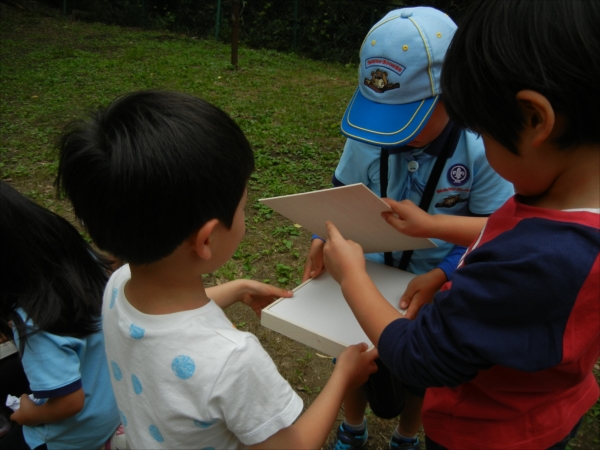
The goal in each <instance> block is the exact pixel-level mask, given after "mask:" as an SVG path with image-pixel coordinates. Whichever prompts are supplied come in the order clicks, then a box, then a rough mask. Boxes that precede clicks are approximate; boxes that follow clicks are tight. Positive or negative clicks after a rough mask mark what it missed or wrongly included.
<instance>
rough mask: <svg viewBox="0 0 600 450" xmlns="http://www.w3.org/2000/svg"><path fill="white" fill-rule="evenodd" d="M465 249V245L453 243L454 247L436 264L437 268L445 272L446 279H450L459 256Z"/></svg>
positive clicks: (460, 256)
mask: <svg viewBox="0 0 600 450" xmlns="http://www.w3.org/2000/svg"><path fill="white" fill-rule="evenodd" d="M466 251H467V247H463V246H462V245H455V246H454V248H453V249H452V250H451V251H450V253H448V254H447V255H446V257H445V258H444V259H443V261H442V262H440V263H439V264H438V265H437V268H438V269H441V270H442V271H443V272H444V273H445V274H446V279H447V280H450V279H451V277H452V274H453V273H454V271H455V270H456V268H457V267H458V263H459V262H460V258H462V256H463V255H464V254H465V252H466Z"/></svg>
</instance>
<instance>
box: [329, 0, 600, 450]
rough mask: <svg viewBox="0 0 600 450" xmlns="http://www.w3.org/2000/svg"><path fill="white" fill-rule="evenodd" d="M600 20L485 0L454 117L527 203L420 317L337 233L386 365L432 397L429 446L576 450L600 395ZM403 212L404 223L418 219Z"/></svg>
mask: <svg viewBox="0 0 600 450" xmlns="http://www.w3.org/2000/svg"><path fill="white" fill-rule="evenodd" d="M599 21H600V4H599V3H598V2H590V1H587V0H585V1H584V0H554V1H552V2H540V1H536V0H515V1H510V2H491V1H481V2H479V3H477V4H476V5H474V6H473V8H472V9H471V11H470V12H469V13H468V14H467V15H466V16H465V17H464V18H463V21H462V23H461V27H460V28H459V29H458V31H457V32H456V34H455V36H454V38H453V41H452V45H451V47H450V48H449V50H448V52H447V55H446V59H445V62H444V67H443V74H442V78H441V82H442V87H443V92H444V100H445V103H446V108H447V110H448V114H449V116H450V117H451V118H452V119H453V120H455V122H456V123H458V124H460V125H462V126H464V127H466V128H468V129H472V130H475V131H477V132H478V133H480V134H481V136H482V139H483V141H484V143H485V152H486V155H487V158H488V160H489V163H490V165H491V166H492V167H493V168H494V169H495V170H496V171H497V172H498V173H499V174H500V175H502V177H504V178H506V179H507V180H509V181H511V182H512V183H513V184H514V187H515V190H516V192H517V194H516V195H515V196H513V197H512V198H511V199H509V200H508V201H507V202H506V203H505V204H504V205H503V206H502V207H501V208H500V209H498V210H497V211H496V212H495V213H494V214H492V215H491V216H490V217H489V219H488V220H487V223H486V225H485V227H484V229H483V230H482V231H481V232H480V234H479V237H478V238H477V240H475V241H474V242H473V243H472V244H471V245H470V247H469V249H468V251H467V253H466V254H465V256H464V257H463V259H462V261H461V262H460V264H459V268H458V269H457V270H456V271H455V272H454V274H453V276H452V279H451V280H450V282H449V283H447V284H446V285H445V286H444V287H443V288H442V290H441V291H440V292H439V293H437V294H436V295H435V298H434V301H433V303H432V304H427V305H424V306H423V307H422V308H421V310H420V311H419V314H418V316H417V317H416V318H415V319H414V320H406V318H405V317H403V316H402V315H401V314H400V313H399V312H398V311H397V310H395V309H394V308H393V307H391V305H389V303H388V302H387V301H386V300H385V299H384V298H383V297H382V296H381V295H380V294H379V292H378V291H377V288H376V287H375V286H374V285H373V283H372V281H371V280H370V279H369V277H368V275H367V274H366V272H365V270H364V258H363V255H362V250H361V248H360V246H359V245H357V244H355V243H352V242H350V241H346V240H344V239H343V237H342V236H341V235H340V234H339V232H338V231H337V229H336V228H335V226H334V225H333V224H331V223H328V236H329V239H328V241H327V243H326V244H325V249H324V257H325V263H326V265H327V270H328V271H329V272H330V273H331V275H332V276H333V277H334V278H335V279H336V280H337V281H338V282H339V283H340V286H341V289H342V292H343V294H344V297H345V298H346V300H347V302H348V304H349V305H350V307H351V309H352V311H353V312H354V314H355V316H356V317H357V319H358V321H359V323H360V324H361V326H362V328H363V329H364V331H365V333H366V334H367V336H368V337H369V339H371V342H373V344H374V345H375V346H376V347H377V349H378V350H379V355H380V359H381V361H382V362H383V364H385V365H386V366H387V367H389V370H390V371H391V372H392V373H393V374H394V376H395V377H397V379H399V380H401V381H402V382H404V383H406V384H410V385H417V386H425V387H427V388H428V389H427V393H426V395H425V402H424V405H423V424H424V428H425V433H426V436H427V449H435V450H443V449H461V450H462V449H465V450H469V449H481V448H486V449H524V448H526V449H552V450H560V449H565V448H567V445H568V441H569V439H571V438H572V437H574V435H575V434H576V433H577V429H578V427H579V424H580V423H581V418H582V416H583V415H584V414H585V413H586V411H587V410H588V409H589V408H590V407H591V406H593V405H594V403H595V402H596V401H597V399H598V395H599V390H598V384H597V382H596V380H595V378H594V375H593V373H592V368H593V366H594V364H595V363H596V362H597V360H598V358H599V357H600V327H599V326H598V323H599V322H598V318H599V317H600V302H599V301H598V298H599V294H600V129H599V128H598V123H600V113H599V110H598V107H597V106H598V104H599V103H600V88H599V85H598V83H597V79H598V76H600V60H599V59H598V57H597V54H598V49H599V48H600V34H599V33H598V29H597V24H598V22H599ZM532 30H535V32H532ZM390 204H391V206H392V210H393V211H394V213H385V214H384V215H385V216H386V217H387V220H388V221H389V222H390V223H392V224H394V225H401V224H400V223H399V221H398V220H396V218H395V217H394V214H395V213H396V214H399V215H401V216H403V220H407V221H408V219H407V218H406V217H404V216H405V213H406V211H400V209H399V208H398V205H400V204H399V203H396V202H390ZM413 213H414V210H413ZM463 220H464V218H462V217H448V218H447V219H446V220H444V221H443V222H444V223H445V224H446V226H447V227H454V226H457V222H462V221H463ZM436 222H438V221H436ZM469 233H470V232H469ZM469 233H466V234H469ZM442 234H444V235H446V236H454V237H452V239H458V240H461V239H463V237H461V235H462V234H465V233H460V232H455V233H442ZM436 235H437V236H440V234H438V233H437V232H436Z"/></svg>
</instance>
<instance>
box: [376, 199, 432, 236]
mask: <svg viewBox="0 0 600 450" xmlns="http://www.w3.org/2000/svg"><path fill="white" fill-rule="evenodd" d="M383 201H384V202H386V203H387V204H388V205H389V206H390V208H392V211H393V212H383V213H381V216H382V217H383V218H384V219H385V221H386V222H387V223H389V224H390V225H391V226H393V227H394V228H395V229H396V230H398V231H399V232H400V233H402V234H406V235H407V236H412V237H424V238H429V237H432V236H434V235H435V233H434V232H433V228H434V225H435V221H434V216H432V215H431V214H428V213H426V212H425V211H423V210H422V209H421V208H419V207H418V206H417V205H415V204H414V203H413V202H411V201H410V200H402V201H401V202H397V201H395V200H391V199H389V198H384V199H383Z"/></svg>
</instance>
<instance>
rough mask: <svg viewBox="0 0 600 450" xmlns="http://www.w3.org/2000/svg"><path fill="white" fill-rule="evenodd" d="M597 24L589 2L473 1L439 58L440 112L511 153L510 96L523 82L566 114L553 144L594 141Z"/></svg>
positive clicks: (516, 113) (514, 125) (517, 127)
mask: <svg viewBox="0 0 600 450" xmlns="http://www.w3.org/2000/svg"><path fill="white" fill-rule="evenodd" d="M599 23H600V2H597V1H590V0H552V1H539V0H506V1H490V0H484V1H480V2H478V3H475V4H474V5H473V6H472V7H471V9H470V10H469V11H468V12H467V13H466V14H465V16H464V17H463V19H462V20H461V22H460V24H459V27H458V30H457V31H456V34H455V35H454V38H453V40H452V43H451V45H450V48H449V49H448V52H447V54H446V59H445V61H444V65H443V70H442V80H441V84H442V92H443V93H444V100H445V105H446V110H447V112H448V115H449V116H450V117H451V118H452V119H454V120H455V121H456V122H458V123H459V124H461V125H463V126H464V127H466V128H469V129H471V130H473V131H476V132H478V133H485V134H489V135H490V136H491V137H492V138H494V139H495V140H496V141H498V142H499V143H501V144H502V145H503V146H504V147H506V148H507V149H509V150H511V151H512V152H514V153H516V152H517V145H516V144H517V143H518V140H519V134H520V132H521V131H522V129H523V125H524V122H523V121H524V118H523V115H522V113H521V111H520V109H519V105H518V103H517V100H516V98H515V96H516V94H517V93H518V92H519V91H521V90H523V89H531V90H533V91H536V92H538V93H540V94H542V95H544V96H545V97H546V98H547V99H548V100H549V101H550V103H551V104H552V107H553V108H554V110H555V111H556V112H557V113H560V114H562V115H563V116H564V117H565V118H566V122H567V123H566V128H565V130H564V132H563V133H562V135H561V136H559V137H558V138H557V139H556V144H557V145H558V146H559V147H560V148H569V147H573V146H577V145H580V144H584V143H598V142H600V126H598V124H600V108H599V106H600V83H599V81H598V80H599V78H600V33H598V26H599V25H598V24H599Z"/></svg>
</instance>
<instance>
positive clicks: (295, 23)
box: [292, 0, 298, 51]
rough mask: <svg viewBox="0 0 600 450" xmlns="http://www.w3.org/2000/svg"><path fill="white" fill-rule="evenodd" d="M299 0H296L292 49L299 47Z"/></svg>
mask: <svg viewBox="0 0 600 450" xmlns="http://www.w3.org/2000/svg"><path fill="white" fill-rule="evenodd" d="M297 35H298V0H294V42H293V43H292V50H294V51H296V49H297V47H298V40H297Z"/></svg>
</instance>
